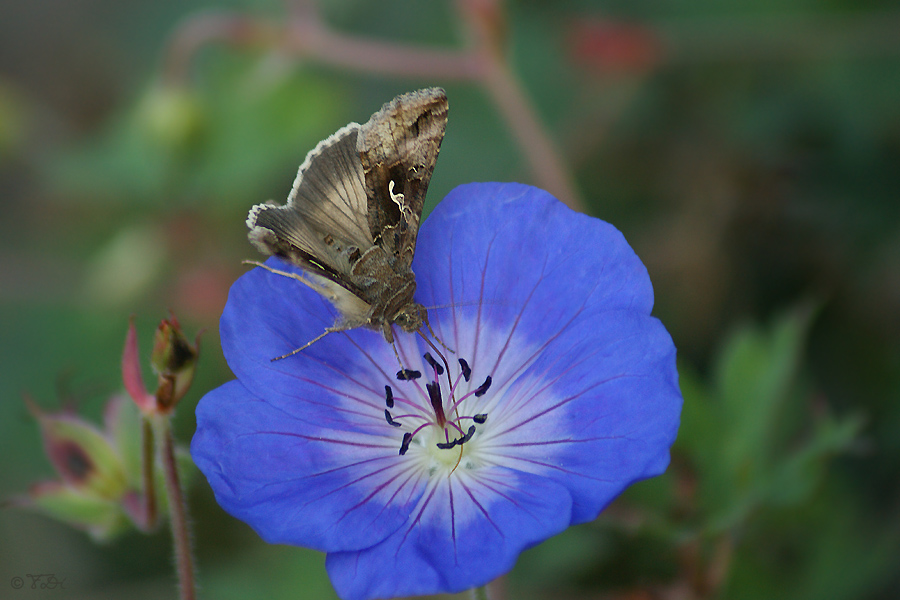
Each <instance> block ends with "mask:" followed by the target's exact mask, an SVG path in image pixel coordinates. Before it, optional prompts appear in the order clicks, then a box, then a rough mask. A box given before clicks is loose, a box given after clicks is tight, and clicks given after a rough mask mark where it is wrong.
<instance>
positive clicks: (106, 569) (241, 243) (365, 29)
mask: <svg viewBox="0 0 900 600" xmlns="http://www.w3.org/2000/svg"><path fill="white" fill-rule="evenodd" d="M306 4H307V3H305V2H301V1H297V2H293V3H284V4H282V3H281V2H277V1H276V0H231V1H229V2H220V3H217V4H215V5H213V4H212V3H211V2H205V1H201V0H190V1H188V2H175V1H174V0H164V1H162V2H154V3H143V2H135V1H120V2H116V3H113V2H110V1H109V0H71V1H67V2H63V1H62V0H39V1H35V2H28V3H3V4H2V5H0V208H2V211H3V218H2V219H0V252H2V256H3V258H4V260H3V261H0V274H2V286H0V339H2V340H3V344H2V350H0V395H2V398H3V399H4V400H5V401H4V402H3V403H2V404H0V453H2V454H3V455H4V456H6V457H7V459H6V460H5V461H3V465H2V467H0V468H2V471H0V473H2V477H0V497H3V498H5V497H9V496H10V495H12V494H14V493H17V492H19V491H21V490H23V489H25V488H26V487H27V485H28V484H29V483H30V482H33V481H36V480H39V479H42V478H47V477H50V476H52V469H51V466H50V465H49V463H48V462H47V461H46V459H44V458H43V457H42V452H41V447H40V439H39V436H38V432H37V429H36V427H35V426H34V424H33V422H32V421H31V420H30V418H29V416H28V414H27V410H26V409H25V406H24V403H22V402H21V401H20V400H19V398H20V396H21V392H22V391H23V390H28V391H29V392H30V393H31V395H32V396H34V397H35V398H38V399H39V400H40V402H41V404H42V405H44V406H47V405H48V404H50V403H49V402H48V399H50V398H54V397H59V398H70V399H71V398H73V397H74V398H76V399H77V403H78V405H79V408H80V409H81V410H83V411H84V412H86V413H87V414H88V415H89V416H90V417H91V418H95V419H96V420H99V415H100V412H101V411H102V405H103V402H104V401H105V399H106V398H108V397H109V396H110V395H112V394H113V393H115V392H117V391H118V390H119V388H120V387H121V380H120V378H119V370H118V365H119V355H120V352H121V348H122V341H123V339H124V332H125V328H126V325H127V322H128V316H129V315H130V314H132V313H135V314H137V315H138V319H137V325H138V329H139V331H140V332H141V336H142V339H149V335H148V334H149V332H150V331H151V327H152V325H151V323H152V320H153V319H155V318H158V316H159V315H160V314H161V313H162V312H163V311H164V310H165V309H166V308H171V309H172V310H173V311H175V312H176V313H177V314H178V315H179V317H180V318H181V319H182V321H183V323H184V325H185V328H186V329H189V330H192V331H193V330H199V329H202V328H205V329H206V330H207V331H208V333H207V334H205V335H204V338H203V350H202V353H201V359H200V362H199V365H198V370H197V377H196V380H195V382H194V384H193V387H192V389H191V391H190V392H189V393H188V395H187V396H186V398H185V400H184V401H183V402H182V404H181V405H180V410H179V411H178V414H177V416H176V423H175V426H176V434H177V437H178V438H179V439H180V440H183V441H187V440H188V439H189V438H190V436H191V433H192V431H193V416H192V409H193V406H194V405H195V404H196V401H197V400H198V399H199V397H200V396H201V395H202V393H203V391H204V390H207V389H211V388H212V387H214V386H216V385H218V384H220V383H221V382H223V381H225V380H226V379H228V378H230V373H229V371H228V369H227V367H226V365H225V363H224V360H223V359H222V356H221V351H220V349H219V347H218V334H217V327H216V325H217V319H218V316H219V314H220V312H221V309H222V306H223V305H224V302H225V298H226V294H227V290H228V286H229V285H230V284H231V282H232V281H234V279H236V278H237V277H238V276H239V274H240V273H241V272H242V271H243V269H244V268H243V267H242V266H241V265H240V260H241V259H242V258H248V257H254V251H253V249H252V248H250V247H249V245H248V244H247V242H246V235H245V227H244V218H245V216H246V210H247V209H248V208H249V207H250V206H251V205H253V204H254V203H257V202H260V201H262V200H266V199H268V198H272V199H275V200H278V201H281V200H283V199H284V198H285V197H286V194H287V192H288V190H289V189H290V184H291V182H292V181H293V177H294V173H295V171H296V168H297V165H298V164H299V163H300V162H301V161H302V159H303V157H304V155H305V154H306V152H307V151H308V150H309V149H310V148H312V147H313V146H314V145H315V144H316V143H317V142H318V141H319V140H320V139H322V138H324V137H325V136H327V135H329V134H330V133H332V132H333V131H335V130H336V129H338V128H339V127H340V126H342V125H344V124H346V123H347V122H349V121H361V120H365V119H366V118H368V116H369V115H370V114H372V112H374V111H375V110H376V109H377V108H379V107H380V106H381V104H382V103H383V102H385V101H386V100H388V99H390V98H392V97H393V96H395V95H396V94H398V93H400V92H403V91H408V90H411V89H414V88H417V87H422V86H425V85H441V86H443V87H445V88H446V89H447V91H448V96H449V98H450V104H451V113H450V114H451V116H450V121H449V125H448V130H447V135H446V139H445V142H444V144H443V146H442V152H441V158H440V160H439V162H438V167H437V169H436V171H435V175H434V179H433V182H432V186H431V188H430V193H429V199H428V204H427V206H426V212H427V211H428V210H430V208H431V207H433V206H434V204H436V203H437V202H438V200H439V199H440V198H441V197H443V195H444V194H446V193H447V192H448V191H449V190H450V189H451V188H452V187H454V186H455V185H457V184H460V183H465V182H468V181H473V180H518V181H523V182H526V183H536V178H537V177H538V175H537V174H536V172H535V170H534V169H533V168H532V165H530V164H529V163H528V161H527V156H528V153H527V152H526V151H525V150H526V149H525V148H522V147H520V146H519V145H518V142H517V139H518V138H517V137H516V135H515V132H514V131H513V130H511V129H510V127H509V124H508V122H507V121H505V120H504V118H503V115H504V113H503V110H502V107H498V106H497V105H496V104H495V103H494V102H493V100H492V96H491V95H490V94H489V93H488V92H487V91H486V89H485V88H484V86H482V85H480V84H478V83H476V82H473V81H464V80H459V79H452V78H447V77H441V76H435V77H431V78H428V77H421V76H414V75H407V76H388V75H384V74H382V73H376V72H365V71H363V72H358V71H351V70H347V69H341V68H337V67H333V66H328V65H326V64H322V62H321V61H318V60H316V59H315V58H311V57H298V56H296V55H294V54H292V53H291V52H290V51H288V50H286V49H285V48H280V49H279V48H274V47H272V46H271V45H266V44H265V43H238V44H235V43H229V40H228V39H225V40H221V39H220V40H217V41H216V43H210V44H206V45H203V47H202V48H201V49H200V50H199V51H198V52H197V53H196V54H194V55H193V56H192V57H191V58H192V59H191V61H190V65H189V68H188V69H187V72H188V74H189V77H187V78H186V79H184V80H175V81H173V80H172V79H170V78H167V77H166V76H165V73H166V68H167V67H166V65H167V64H168V63H167V62H166V58H165V57H167V56H168V55H167V52H168V49H169V48H170V45H171V44H172V43H173V35H175V33H174V32H176V31H181V30H179V24H183V23H184V22H185V21H184V19H185V18H187V17H188V15H190V14H193V13H194V12H195V11H197V10H201V9H208V8H217V9H222V8H232V9H236V10H239V11H243V12H242V13H241V14H246V15H250V16H254V17H259V18H265V19H271V20H272V21H273V22H275V23H278V22H282V21H283V19H284V15H285V14H286V12H287V10H288V9H287V8H286V7H291V8H293V9H295V10H298V11H299V10H300V9H302V7H303V6H305V5H306ZM463 4H466V3H465V2H462V1H460V2H452V1H450V0H448V1H447V2H431V3H422V2H415V1H414V0H390V1H387V2H374V1H372V0H339V1H338V0H335V1H332V2H324V1H323V2H320V8H321V11H322V17H323V20H324V22H325V23H327V25H328V26H329V27H330V28H332V29H334V30H335V31H338V32H341V33H345V34H347V35H354V36H360V37H362V38H366V39H379V40H383V41H385V42H389V43H395V44H421V45H426V46H429V47H435V48H442V49H445V50H460V49H461V48H463V47H464V44H465V41H466V36H465V34H464V33H461V32H462V31H464V29H465V28H464V26H463V19H462V17H461V16H460V14H461V13H462V11H461V9H460V6H462V5H463ZM469 4H470V5H477V4H478V3H477V2H469ZM484 4H485V5H490V4H491V3H490V2H487V0H485V2H484ZM504 14H505V17H506V19H507V23H506V27H505V30H504V33H505V35H506V38H505V43H506V47H507V48H508V49H509V57H510V60H511V64H512V67H513V69H514V73H515V75H516V76H517V77H518V78H519V79H520V80H521V85H522V87H523V89H524V90H525V92H526V94H527V97H528V98H529V99H530V100H531V101H532V102H533V104H534V106H535V109H536V113H537V115H538V116H539V117H540V120H541V122H542V123H543V125H544V126H545V127H546V129H547V131H548V132H549V135H550V138H551V139H552V140H553V141H554V142H555V144H556V146H557V147H558V148H559V149H560V151H559V152H560V157H561V159H562V161H563V162H564V164H566V165H567V166H568V168H569V169H570V170H571V172H572V174H573V175H574V180H575V183H576V185H577V188H578V190H579V191H580V193H581V195H582V196H583V198H584V202H585V204H586V205H587V207H588V210H589V212H591V213H592V214H594V215H596V216H599V217H601V218H604V219H606V220H608V221H610V222H613V223H614V224H615V225H616V226H617V227H619V228H620V229H621V230H622V231H623V232H624V233H625V235H626V237H627V238H628V239H629V241H630V242H631V243H632V245H633V246H634V247H635V250H636V251H637V253H638V255H639V256H641V258H642V259H643V260H644V262H645V263H646V264H647V267H648V269H649V271H650V275H651V278H652V280H653V282H654V288H655V292H656V298H657V301H656V308H655V314H656V315H657V316H659V317H660V318H661V319H662V320H663V322H664V323H665V324H666V326H667V328H668V329H669V330H670V332H671V333H672V335H673V338H674V339H675V343H676V346H677V347H678V349H679V353H680V354H679V357H680V366H679V369H680V372H681V385H682V390H683V392H684V396H685V406H684V413H683V425H682V430H681V432H680V435H679V439H678V442H677V444H676V447H675V449H674V452H673V462H672V466H671V468H670V469H669V471H668V472H667V474H666V475H665V476H663V477H660V478H657V479H655V480H652V481H647V482H644V483H642V484H640V485H637V486H635V487H634V488H632V489H631V490H630V491H629V492H628V493H626V495H625V496H623V498H621V499H620V500H618V501H616V502H615V503H614V504H613V505H612V506H611V507H610V508H609V509H608V510H607V511H606V512H605V513H604V514H603V515H601V517H600V519H598V520H597V521H596V522H594V523H590V524H585V525H581V526H578V527H575V528H572V529H570V530H569V531H567V532H565V533H564V534H562V535H560V536H558V537H557V538H554V539H552V540H549V541H548V542H547V543H545V544H543V545H541V546H538V547H536V548H534V549H531V550H529V551H528V552H527V553H526V554H525V555H523V557H522V559H521V561H520V562H519V564H518V565H517V567H516V568H515V569H514V570H513V572H512V574H511V575H510V576H509V577H508V578H507V580H506V581H505V583H504V584H503V585H505V586H506V588H507V589H508V591H509V597H520V598H559V597H571V598H587V597H605V598H619V597H620V598H714V597H722V598H748V599H750V598H773V597H775V598H785V597H790V598H810V599H813V598H816V599H818V598H826V599H828V598H834V599H843V598H848V599H849V598H866V599H871V600H880V599H889V598H895V597H900V577H898V575H897V573H900V568H898V567H900V560H898V557H900V547H898V546H900V514H898V512H897V503H898V499H900V436H898V435H897V432H898V431H900V402H898V400H900V202H898V191H900V170H898V169H897V165H898V164H900V111H898V109H897V107H898V106H900V38H898V37H897V36H896V31H897V30H900V10H898V8H897V7H896V6H895V5H894V4H893V3H889V2H880V1H877V0H869V1H866V2H849V1H848V0H807V1H805V2H793V3H789V4H788V5H786V4H785V3H781V2H771V1H770V2H749V1H745V2H737V1H734V2H728V3H721V2H658V1H652V0H649V1H643V2H632V1H629V2H622V1H616V0H612V1H609V2H603V3H601V2H598V1H596V0H566V1H563V2H552V3H551V2H540V1H537V0H519V1H518V2H508V3H507V4H506V5H505V13H504ZM810 298H814V299H815V300H810ZM148 353H149V346H148V345H142V355H147V354H148ZM199 479H201V480H202V478H199ZM191 503H192V508H193V515H194V521H195V538H196V540H197V544H198V549H197V554H198V558H199V563H200V576H201V582H202V589H203V590H204V591H203V594H204V595H205V596H206V597H210V598H213V597H215V598H245V597H248V596H263V595H265V596H266V597H270V598H292V599H296V598H304V597H309V598H323V597H324V598H328V597H333V591H332V590H331V588H330V585H329V584H328V581H327V577H326V575H325V573H324V568H323V562H324V561H323V558H322V556H321V555H319V554H317V553H315V552H311V551H305V550H298V549H290V548H283V547H270V546H267V545H265V544H264V543H262V542H261V541H260V540H259V539H258V538H257V537H256V536H255V535H254V534H253V533H252V532H251V531H250V530H249V529H248V527H247V526H245V525H244V524H242V523H240V522H237V521H235V520H234V519H232V518H230V517H228V516H227V515H225V514H224V513H223V512H222V511H221V509H219V508H218V506H217V505H216V504H215V502H214V500H213V499H212V496H211V493H210V492H209V490H208V489H207V488H206V486H205V485H202V481H201V485H195V486H194V488H193V490H192V496H191ZM0 565H3V567H2V569H0V575H2V576H3V577H5V578H6V579H5V580H3V579H2V577H0V585H4V583H3V582H4V581H9V579H10V578H11V577H13V576H21V577H24V575H25V574H26V573H29V572H31V573H34V572H44V573H56V574H57V575H58V576H60V577H66V578H67V580H68V582H69V583H68V585H67V588H68V589H67V591H66V594H67V595H66V597H67V598H119V597H122V596H125V595H127V596H128V597H131V598H142V597H146V598H157V597H172V596H174V591H173V587H172V581H173V576H172V573H171V563H170V555H169V548H168V540H167V538H166V536H165V535H158V536H155V537H152V538H144V537H142V536H137V535H131V534H128V535H126V536H125V537H124V538H123V539H121V540H117V541H115V542H112V543H111V544H110V545H107V546H100V547H98V546H94V545H92V544H91V543H90V542H89V541H88V539H87V537H86V536H84V535H83V534H77V533H73V532H71V531H69V530H68V529H66V528H64V527H63V526H61V525H58V524H56V523H54V522H51V521H48V520H46V519H42V518H41V517H39V516H35V515H31V514H27V513H22V512H11V511H8V510H4V511H2V512H0ZM48 594H49V592H48ZM0 595H3V594H0ZM31 597H37V596H34V595H32V596H31ZM48 597H49V595H48ZM54 597H59V596H58V594H57V595H56V596H54Z"/></svg>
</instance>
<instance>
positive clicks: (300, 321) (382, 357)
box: [219, 258, 397, 419]
mask: <svg viewBox="0 0 900 600" xmlns="http://www.w3.org/2000/svg"><path fill="white" fill-rule="evenodd" d="M266 264H267V265H269V266H271V267H272V268H274V269H279V270H282V271H286V272H291V273H300V272H301V271H300V269H298V268H296V267H293V266H291V265H288V264H286V263H284V262H282V261H280V260H278V259H277V258H270V259H269V260H268V261H267V262H266ZM335 315H336V311H335V309H334V308H333V307H332V306H331V304H330V303H329V302H328V301H327V300H325V298H323V297H322V296H320V295H319V294H318V293H316V292H315V291H313V290H312V289H310V288H309V287H308V286H306V285H304V284H303V283H301V282H299V281H297V280H295V279H291V278H289V277H285V276H283V275H278V274H275V273H271V272H268V271H266V270H264V269H261V268H256V269H253V270H251V271H249V272H248V273H245V274H244V275H243V276H241V277H240V278H239V279H238V280H237V281H236V282H235V283H234V285H233V286H232V287H231V291H230V292H229V294H228V303H227V304H226V305H225V310H224V311H223V313H222V319H221V321H220V327H219V329H220V334H221V339H222V350H223V352H224V353H225V359H226V361H227V362H228V366H229V367H231V370H232V371H233V372H234V374H235V375H236V376H237V378H238V379H239V380H240V381H241V383H243V384H244V386H245V387H246V388H247V389H248V390H250V391H251V393H253V394H255V395H257V396H260V397H264V398H265V399H266V400H267V401H269V402H274V403H276V404H278V405H279V406H280V405H282V404H286V405H288V406H290V405H293V404H294V403H295V400H296V398H298V397H301V396H300V394H299V391H300V388H299V387H298V386H311V387H312V388H313V389H303V390H302V391H303V392H304V395H303V396H302V397H304V398H305V399H306V400H307V401H309V403H310V405H307V406H304V407H303V410H304V411H309V410H314V411H315V414H316V415H317V418H325V419H327V418H329V416H330V415H331V413H332V411H333V406H334V405H335V401H334V399H333V397H332V396H333V395H334V385H335V384H336V383H338V382H340V383H347V384H349V385H351V386H352V387H358V392H359V393H361V394H363V395H367V396H370V395H372V394H373V393H374V396H375V397H377V396H379V395H381V394H383V392H384V386H383V383H381V384H373V385H374V387H371V386H369V387H366V385H365V384H362V386H361V387H360V386H358V385H357V384H358V381H357V379H356V375H357V374H359V373H365V374H369V373H380V374H382V375H383V376H384V377H383V378H389V377H390V373H391V371H392V370H396V369H395V367H396V364H397V361H396V358H395V357H394V354H393V351H392V350H391V347H390V346H389V345H388V344H386V343H385V342H384V338H382V336H381V334H379V333H377V332H375V331H370V330H367V329H362V328H358V329H354V330H351V331H346V332H340V333H332V334H329V335H327V336H325V337H324V338H322V339H321V340H319V341H317V342H316V343H314V344H313V345H312V346H310V347H309V348H306V349H305V350H303V351H302V352H299V353H298V354H296V355H294V356H290V357H288V358H285V359H282V360H273V359H274V358H276V357H279V356H283V355H285V354H288V353H289V352H291V351H293V350H295V349H297V348H300V347H301V346H303V345H304V344H306V343H307V342H309V341H311V340H312V339H314V338H315V337H316V336H318V335H320V334H321V333H322V332H323V331H324V330H325V328H326V327H330V326H331V325H332V324H334V321H335ZM379 389H380V390H381V391H378V390H379ZM377 412H379V411H376V414H377Z"/></svg>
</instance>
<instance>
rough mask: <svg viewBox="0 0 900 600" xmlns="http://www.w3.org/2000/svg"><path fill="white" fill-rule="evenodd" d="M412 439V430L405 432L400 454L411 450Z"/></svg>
mask: <svg viewBox="0 0 900 600" xmlns="http://www.w3.org/2000/svg"><path fill="white" fill-rule="evenodd" d="M411 441H412V434H411V433H410V432H408V431H407V432H406V433H404V434H403V441H402V442H400V456H403V455H404V454H406V451H407V450H409V443H410V442H411Z"/></svg>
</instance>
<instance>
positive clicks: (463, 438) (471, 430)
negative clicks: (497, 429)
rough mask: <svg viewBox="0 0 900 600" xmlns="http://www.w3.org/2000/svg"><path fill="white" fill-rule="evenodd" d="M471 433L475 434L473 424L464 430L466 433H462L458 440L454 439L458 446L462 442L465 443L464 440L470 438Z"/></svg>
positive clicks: (466, 440)
mask: <svg viewBox="0 0 900 600" xmlns="http://www.w3.org/2000/svg"><path fill="white" fill-rule="evenodd" d="M473 435H475V426H474V425H470V426H469V430H468V431H467V432H466V435H464V436H462V437H461V438H459V439H458V440H456V443H457V444H459V445H460V446H462V445H463V444H465V443H466V442H468V441H469V440H471V439H472V436H473Z"/></svg>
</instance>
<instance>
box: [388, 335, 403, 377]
mask: <svg viewBox="0 0 900 600" xmlns="http://www.w3.org/2000/svg"><path fill="white" fill-rule="evenodd" d="M391 348H393V349H394V356H396V357H397V364H398V365H400V370H401V371H403V370H404V369H405V367H404V366H403V362H402V361H401V360H400V353H399V352H397V344H396V343H394V340H391Z"/></svg>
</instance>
